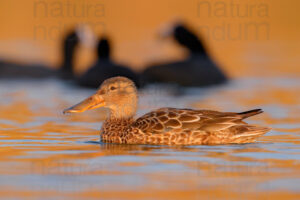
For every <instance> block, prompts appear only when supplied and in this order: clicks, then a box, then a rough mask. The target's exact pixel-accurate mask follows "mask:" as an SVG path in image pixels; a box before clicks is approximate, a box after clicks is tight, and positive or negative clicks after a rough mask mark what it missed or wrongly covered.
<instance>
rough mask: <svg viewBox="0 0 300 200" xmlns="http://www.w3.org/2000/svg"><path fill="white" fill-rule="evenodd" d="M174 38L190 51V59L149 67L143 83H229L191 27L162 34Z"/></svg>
mask: <svg viewBox="0 0 300 200" xmlns="http://www.w3.org/2000/svg"><path fill="white" fill-rule="evenodd" d="M161 35H162V37H164V38H165V37H169V36H172V38H173V39H174V40H175V41H176V42H177V43H178V44H179V45H180V46H181V47H183V48H185V49H186V50H188V53H189V56H188V58H186V59H185V60H182V61H178V62H170V63H163V64H159V65H152V66H149V67H147V68H146V69H145V70H144V71H143V73H142V80H143V82H144V83H145V84H147V83H157V82H158V83H159V82H161V83H175V84H178V85H180V86H195V87H201V86H210V85H216V84H222V83H225V82H226V81H227V77H226V75H225V74H224V73H223V72H222V70H221V69H220V68H219V67H218V66H217V65H216V63H215V62H214V61H213V60H212V59H211V57H210V56H209V54H208V53H207V49H206V46H205V44H204V42H203V41H202V39H201V38H199V37H198V36H197V35H196V33H194V32H193V31H192V30H191V29H190V28H189V27H188V26H187V25H185V24H183V23H176V25H175V26H172V28H168V30H167V31H164V33H163V34H161Z"/></svg>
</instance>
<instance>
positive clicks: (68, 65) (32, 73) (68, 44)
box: [0, 30, 79, 79]
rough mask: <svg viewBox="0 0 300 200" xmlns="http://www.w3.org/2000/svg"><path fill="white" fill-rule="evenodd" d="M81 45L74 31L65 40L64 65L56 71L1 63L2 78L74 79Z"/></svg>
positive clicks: (48, 68)
mask: <svg viewBox="0 0 300 200" xmlns="http://www.w3.org/2000/svg"><path fill="white" fill-rule="evenodd" d="M78 44H79V36H78V33H77V32H76V31H75V30H72V31H71V32H69V33H68V34H66V36H65V37H64V39H63V43H62V56H63V63H62V64H61V67H60V68H59V69H58V70H56V69H53V68H51V66H45V65H38V64H18V63H13V62H8V61H0V78H9V79H11V78H17V79H24V78H25V79H28V78H32V79H36V78H51V77H60V78H64V79H65V78H67V79H69V78H72V77H73V76H74V74H73V60H74V52H75V50H76V47H77V46H78Z"/></svg>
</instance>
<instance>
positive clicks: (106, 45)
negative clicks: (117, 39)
mask: <svg viewBox="0 0 300 200" xmlns="http://www.w3.org/2000/svg"><path fill="white" fill-rule="evenodd" d="M110 46H111V45H110V41H109V39H108V38H107V37H102V38H100V39H99V41H98V45H97V56H98V59H110V49H111V48H110Z"/></svg>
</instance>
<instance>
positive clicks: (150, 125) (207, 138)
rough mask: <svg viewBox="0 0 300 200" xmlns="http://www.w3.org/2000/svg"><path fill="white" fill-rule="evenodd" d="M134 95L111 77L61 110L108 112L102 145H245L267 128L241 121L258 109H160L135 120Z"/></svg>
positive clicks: (129, 85)
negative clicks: (232, 110) (70, 105)
mask: <svg viewBox="0 0 300 200" xmlns="http://www.w3.org/2000/svg"><path fill="white" fill-rule="evenodd" d="M137 104H138V95H137V89H136V87H135V85H134V83H133V82H132V81H131V80H129V79H128V78H125V77H114V78H110V79H107V80H106V81H104V82H103V83H102V85H101V86H100V88H99V90H98V91H97V92H96V93H95V94H94V95H92V96H90V97H89V98H87V99H86V100H83V101H82V102H81V103H79V104H77V105H75V106H73V107H70V108H68V109H66V110H64V113H77V112H83V111H86V110H91V109H95V108H99V107H106V108H108V109H109V110H110V114H109V116H108V118H107V119H106V120H105V122H104V123H103V125H102V128H101V135H100V136H101V140H102V141H103V142H106V143H119V144H152V145H203V144H207V145H212V144H229V143H238V144H240V143H249V142H253V141H255V140H256V139H257V137H259V136H261V135H263V134H265V133H266V132H267V131H269V128H264V127H258V126H254V125H249V124H247V123H245V122H243V119H245V118H247V117H250V116H253V115H256V114H259V113H262V110H261V109H255V110H250V111H246V112H241V113H234V112H218V111H212V110H192V109H177V108H160V109H158V110H155V111H152V112H150V113H147V114H145V115H144V116H142V117H140V118H137V119H135V118H134V117H135V113H136V111H137Z"/></svg>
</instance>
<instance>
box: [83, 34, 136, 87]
mask: <svg viewBox="0 0 300 200" xmlns="http://www.w3.org/2000/svg"><path fill="white" fill-rule="evenodd" d="M110 52H111V45H110V41H109V39H108V38H106V37H103V38H100V39H99V41H98V45H97V57H98V60H97V61H96V63H95V64H94V65H93V66H92V67H91V68H90V69H88V70H87V71H86V72H85V73H84V74H83V75H82V76H80V77H79V78H78V79H77V81H78V84H79V85H81V86H84V87H92V88H98V87H99V86H100V84H101V83H102V82H103V81H105V80H106V79H108V78H111V77H115V76H124V77H127V78H129V79H131V80H132V81H134V82H135V84H137V86H140V82H139V76H138V75H137V73H135V72H133V71H132V70H131V69H130V68H129V67H127V66H124V65H119V64H116V63H115V62H113V61H112V60H111V57H110V54H111V53H110Z"/></svg>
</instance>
